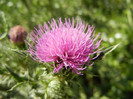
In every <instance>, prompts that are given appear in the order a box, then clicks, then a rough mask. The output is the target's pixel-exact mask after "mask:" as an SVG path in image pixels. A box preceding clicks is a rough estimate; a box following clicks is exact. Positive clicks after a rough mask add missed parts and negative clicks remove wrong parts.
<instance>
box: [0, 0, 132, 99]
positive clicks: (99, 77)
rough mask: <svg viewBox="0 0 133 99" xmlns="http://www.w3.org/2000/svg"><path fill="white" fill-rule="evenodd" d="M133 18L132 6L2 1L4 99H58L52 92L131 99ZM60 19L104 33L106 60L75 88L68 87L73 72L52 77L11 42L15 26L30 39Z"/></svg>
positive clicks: (123, 0)
mask: <svg viewBox="0 0 133 99" xmlns="http://www.w3.org/2000/svg"><path fill="white" fill-rule="evenodd" d="M132 13H133V1H132V0H96V1H95V0H17V1H16V0H0V99H45V98H50V97H54V96H50V94H51V92H52V91H53V90H56V91H57V92H56V91H53V92H55V93H54V94H56V95H57V93H59V97H58V95H57V96H56V95H55V96H56V97H54V98H55V99H56V98H57V99H58V98H65V99H132V98H133V76H132V75H133V39H132V37H133V33H132V32H133V28H132V27H133V14H132ZM59 17H61V18H62V19H63V18H65V17H66V18H72V17H74V18H75V19H78V18H81V19H82V20H85V22H86V23H88V24H90V25H94V26H95V30H96V33H98V32H101V36H102V38H103V42H102V44H101V46H103V47H104V48H108V47H109V49H106V50H104V52H106V51H107V53H106V56H105V57H103V60H100V61H98V62H95V64H94V65H93V66H92V67H91V66H88V69H87V70H85V74H84V75H82V76H78V77H77V76H76V77H74V79H73V82H66V81H63V79H64V78H67V79H69V78H71V74H70V75H69V74H68V73H69V72H65V73H64V75H58V76H57V75H55V74H53V73H51V71H52V70H53V68H52V66H51V64H46V63H43V64H40V63H38V62H36V61H34V60H33V59H32V58H30V56H29V55H28V53H26V52H25V50H27V49H28V47H27V45H26V44H24V45H23V46H24V47H23V46H22V45H20V46H16V45H13V44H12V43H11V42H10V39H9V37H8V32H9V29H10V28H11V27H13V26H15V25H21V26H23V27H25V28H26V29H27V31H28V32H29V33H30V32H31V31H32V30H33V29H34V27H37V25H39V24H43V23H44V22H47V21H49V20H51V18H55V19H58V18H59ZM27 40H28V41H30V38H29V37H27ZM118 43H120V44H119V46H118V47H117V48H116V49H115V50H114V48H115V47H116V46H117V45H116V44H118ZM113 45H115V46H113ZM110 46H112V47H110ZM110 51H111V53H109V54H108V52H110ZM104 52H103V53H104ZM102 55H103V54H102ZM102 55H101V56H102ZM101 58H102V57H99V58H98V59H101ZM65 74H66V76H65ZM63 77H64V78H63ZM59 78H60V79H59ZM51 83H52V84H51ZM56 85H57V87H56V88H53V89H52V90H50V88H51V87H53V86H56ZM61 85H63V86H65V87H64V88H66V89H67V92H64V93H62V92H61V91H64V90H65V89H63V87H62V86H61ZM53 92H52V93H53ZM66 93H67V95H64V94H66Z"/></svg>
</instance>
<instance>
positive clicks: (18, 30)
mask: <svg viewBox="0 0 133 99" xmlns="http://www.w3.org/2000/svg"><path fill="white" fill-rule="evenodd" d="M26 36H27V31H26V30H25V28H23V27H21V26H20V25H17V26H14V27H13V28H11V29H10V32H9V37H10V40H11V42H13V43H14V44H22V43H24V40H25V39H26Z"/></svg>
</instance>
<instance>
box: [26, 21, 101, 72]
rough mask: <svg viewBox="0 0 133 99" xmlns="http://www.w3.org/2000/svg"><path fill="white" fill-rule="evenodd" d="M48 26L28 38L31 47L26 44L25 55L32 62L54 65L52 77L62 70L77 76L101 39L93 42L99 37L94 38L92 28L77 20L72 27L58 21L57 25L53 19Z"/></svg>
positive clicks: (96, 50) (40, 28) (97, 51)
mask: <svg viewBox="0 0 133 99" xmlns="http://www.w3.org/2000/svg"><path fill="white" fill-rule="evenodd" d="M48 23H49V25H48V24H46V23H44V26H41V25H39V26H38V27H39V29H38V30H37V29H35V31H34V32H33V33H32V34H31V38H32V42H33V44H34V45H31V44H29V43H28V44H29V46H30V47H29V50H28V51H29V52H30V54H31V56H32V58H33V59H35V60H39V61H41V62H54V64H53V66H54V71H53V72H54V73H57V72H59V71H60V69H62V68H63V67H65V68H66V69H67V68H70V69H71V70H72V72H76V73H77V74H80V72H79V71H80V70H84V69H85V68H86V67H84V66H83V65H85V64H88V62H89V61H90V60H92V59H91V58H90V55H92V54H95V53H99V52H100V50H101V49H98V47H99V46H100V42H101V40H102V39H100V40H98V41H97V42H95V40H96V39H97V38H98V37H99V35H100V33H99V34H98V35H97V36H96V37H95V35H94V34H95V32H93V30H94V27H93V26H90V25H88V24H85V22H82V21H81V20H80V21H77V23H76V25H75V24H74V19H72V21H71V20H70V19H68V20H67V19H65V22H64V23H63V22H62V21H61V18H60V19H59V20H58V22H56V21H55V19H53V20H52V21H51V22H48ZM95 58H96V57H95ZM95 58H93V59H95Z"/></svg>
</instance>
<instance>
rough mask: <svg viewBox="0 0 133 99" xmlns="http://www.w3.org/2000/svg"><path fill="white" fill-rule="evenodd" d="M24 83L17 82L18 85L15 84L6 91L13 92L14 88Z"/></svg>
mask: <svg viewBox="0 0 133 99" xmlns="http://www.w3.org/2000/svg"><path fill="white" fill-rule="evenodd" d="M24 83H25V82H19V83H17V84H15V85H14V86H13V87H12V88H11V89H9V90H8V91H12V90H14V89H15V88H17V87H19V86H21V85H22V84H24Z"/></svg>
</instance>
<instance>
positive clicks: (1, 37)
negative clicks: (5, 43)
mask: <svg viewBox="0 0 133 99" xmlns="http://www.w3.org/2000/svg"><path fill="white" fill-rule="evenodd" d="M0 15H1V16H2V19H3V21H4V28H5V33H4V34H3V35H2V36H0V40H2V39H4V38H5V37H6V36H7V34H8V24H7V20H6V18H5V14H4V12H2V11H1V12H0Z"/></svg>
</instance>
